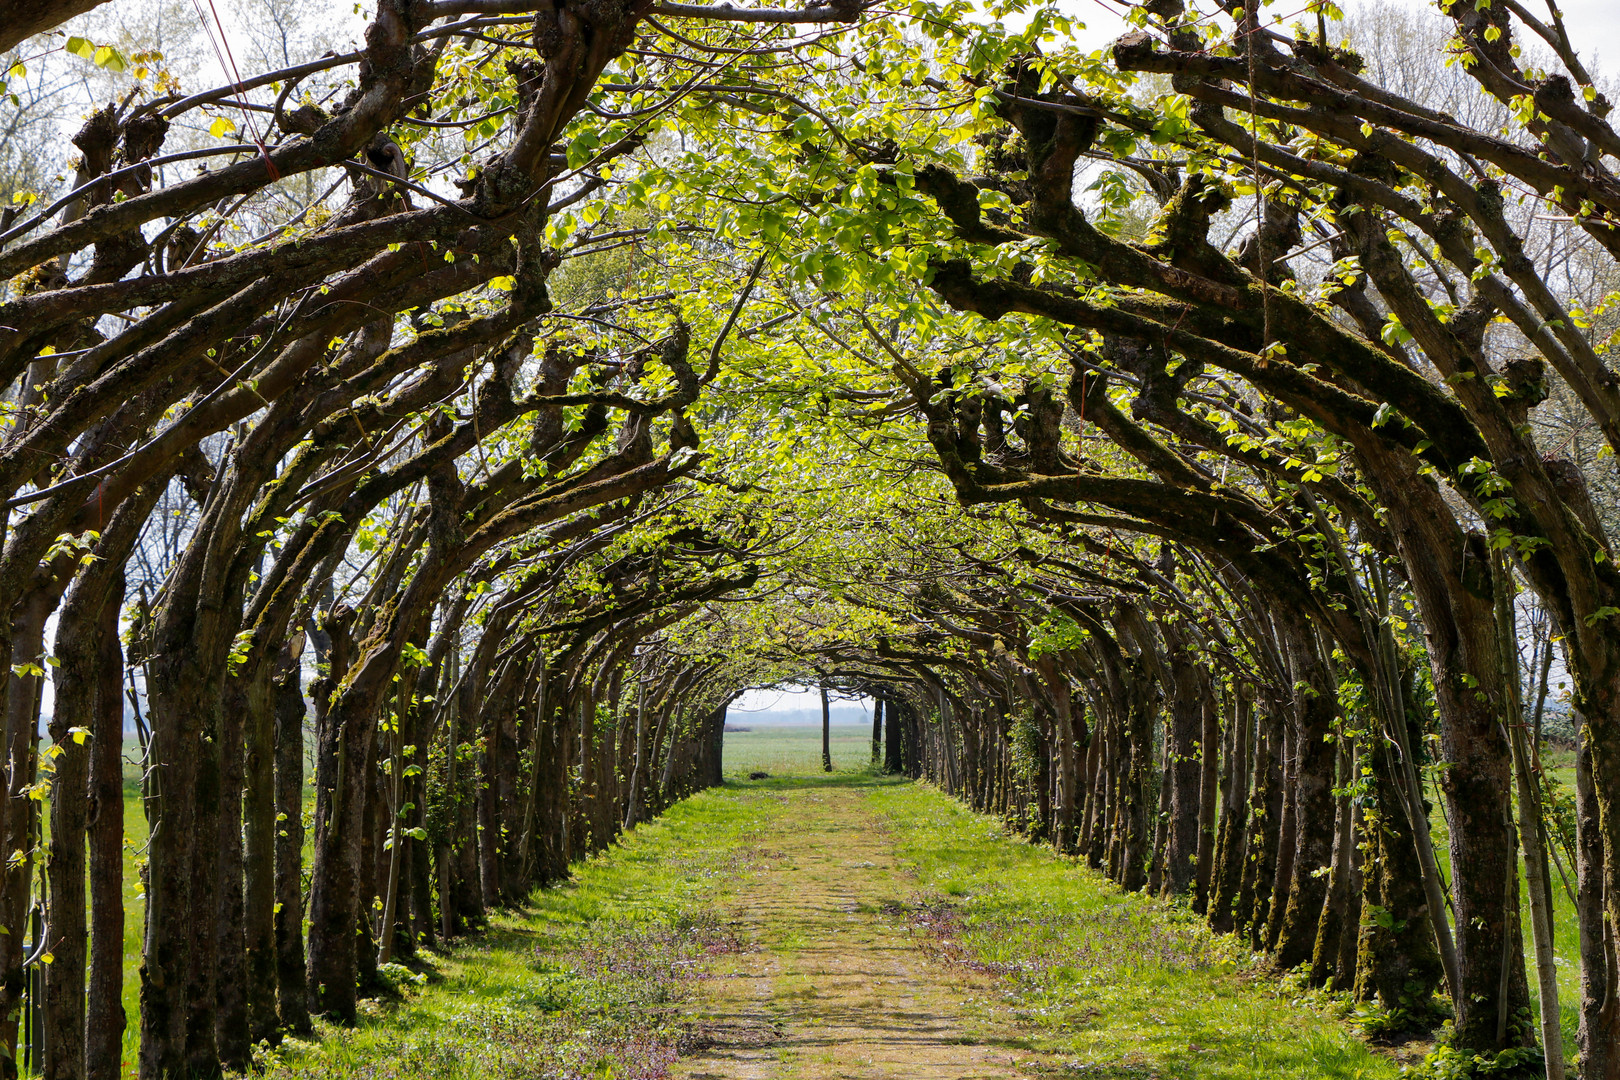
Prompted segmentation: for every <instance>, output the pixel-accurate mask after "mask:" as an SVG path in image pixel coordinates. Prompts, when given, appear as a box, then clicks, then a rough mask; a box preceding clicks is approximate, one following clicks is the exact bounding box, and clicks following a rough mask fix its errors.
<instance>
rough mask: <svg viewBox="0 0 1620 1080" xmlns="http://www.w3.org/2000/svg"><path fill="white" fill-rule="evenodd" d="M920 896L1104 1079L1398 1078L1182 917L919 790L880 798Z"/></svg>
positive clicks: (1046, 1032)
mask: <svg viewBox="0 0 1620 1080" xmlns="http://www.w3.org/2000/svg"><path fill="white" fill-rule="evenodd" d="M870 799H871V801H872V802H873V804H874V805H875V806H876V807H877V808H878V809H879V810H880V811H881V812H882V813H883V814H884V815H885V816H886V818H887V821H888V823H889V827H890V829H891V830H892V835H893V838H894V843H895V844H896V846H897V850H898V851H899V854H900V856H901V857H902V859H903V860H905V861H906V862H908V863H909V864H910V865H911V868H912V870H913V872H914V873H915V874H916V876H917V880H918V884H919V886H920V887H921V889H922V890H923V897H924V899H925V900H932V901H934V902H936V905H937V904H938V903H939V902H943V903H944V904H946V905H947V906H945V907H939V906H935V907H933V908H931V909H919V914H918V915H917V916H916V918H917V919H918V921H919V922H920V923H922V924H923V925H929V924H930V923H938V924H941V925H942V926H943V929H940V930H936V931H935V932H934V933H935V936H936V937H939V938H940V939H941V940H943V941H945V942H947V943H949V946H948V948H947V951H951V950H952V949H957V950H960V951H961V952H960V956H959V960H958V962H962V963H967V964H970V965H972V966H974V967H975V968H977V969H979V970H986V971H990V972H993V973H997V974H998V976H999V979H1000V981H1001V983H1002V984H1003V985H1004V986H1005V987H1006V988H1007V992H1008V994H1009V998H1010V1004H1011V1006H1012V1008H1013V1009H1014V1011H1015V1012H1016V1013H1017V1015H1018V1016H1019V1017H1020V1019H1022V1020H1023V1021H1024V1023H1026V1024H1027V1025H1029V1026H1031V1027H1033V1028H1034V1029H1036V1030H1037V1031H1038V1032H1039V1033H1040V1034H1041V1035H1042V1037H1043V1039H1044V1040H1045V1041H1047V1042H1049V1043H1050V1044H1052V1045H1053V1046H1055V1047H1056V1048H1058V1049H1060V1050H1061V1051H1062V1052H1063V1053H1064V1054H1065V1055H1071V1056H1072V1059H1073V1060H1072V1061H1071V1063H1070V1065H1069V1068H1070V1070H1071V1071H1073V1072H1075V1073H1078V1074H1079V1075H1084V1076H1095V1077H1135V1076H1140V1077H1149V1076H1162V1077H1177V1078H1184V1080H1227V1078H1230V1080H1240V1078H1241V1080H1249V1078H1251V1077H1257V1076H1265V1077H1298V1078H1300V1080H1306V1078H1310V1080H1318V1078H1344V1080H1354V1078H1365V1080H1373V1078H1378V1077H1394V1076H1396V1075H1397V1072H1398V1070H1397V1068H1396V1066H1395V1064H1394V1063H1393V1062H1392V1061H1390V1060H1389V1059H1388V1058H1385V1057H1382V1056H1380V1055H1378V1054H1376V1053H1374V1052H1373V1051H1371V1050H1370V1049H1369V1048H1368V1047H1367V1046H1366V1045H1365V1044H1364V1043H1363V1042H1362V1041H1361V1040H1360V1039H1358V1038H1357V1037H1356V1036H1355V1035H1354V1034H1353V1033H1352V1032H1351V1029H1350V1028H1349V1026H1348V1025H1347V1024H1345V1023H1344V1022H1342V1021H1340V1020H1338V1019H1336V1018H1335V1017H1333V1016H1332V1015H1330V1013H1329V1012H1328V1011H1326V1010H1324V1009H1322V1008H1319V1007H1318V1005H1317V1001H1318V999H1316V998H1314V997H1312V996H1310V995H1306V994H1301V993H1298V992H1295V991H1291V990H1289V989H1288V988H1286V987H1285V986H1284V985H1282V984H1280V983H1279V982H1278V981H1277V980H1276V979H1275V978H1273V977H1271V976H1269V975H1268V974H1266V973H1265V971H1264V969H1263V961H1262V960H1261V959H1260V958H1258V957H1255V956H1254V955H1253V954H1250V953H1249V952H1247V951H1246V950H1244V949H1242V948H1239V947H1238V946H1237V944H1236V943H1235V941H1234V940H1233V939H1231V938H1226V939H1221V938H1217V937H1216V936H1214V935H1213V934H1211V933H1210V932H1209V930H1208V929H1207V927H1206V926H1205V925H1204V923H1203V921H1202V920H1201V919H1199V918H1198V917H1197V916H1195V915H1193V914H1192V913H1191V912H1190V911H1187V910H1186V909H1184V908H1180V907H1177V906H1173V905H1170V904H1167V903H1164V902H1159V901H1153V900H1149V899H1147V898H1145V897H1143V896H1140V895H1128V894H1124V893H1121V892H1120V891H1119V890H1118V889H1117V888H1115V887H1114V886H1113V885H1112V883H1110V882H1108V881H1107V880H1106V879H1104V878H1102V877H1101V876H1100V875H1098V874H1095V873H1093V872H1091V871H1089V870H1087V869H1084V868H1083V867H1081V866H1079V865H1077V864H1076V862H1075V861H1074V860H1072V859H1068V858H1064V857H1061V856H1058V855H1057V854H1055V853H1054V852H1053V851H1052V850H1051V849H1050V848H1045V847H1039V846H1035V845H1031V844H1026V843H1022V842H1020V841H1017V840H1014V839H1010V838H1008V837H1007V836H1006V834H1005V833H1004V831H1003V829H1002V827H1001V825H1000V824H999V823H998V822H997V821H995V820H994V819H992V818H988V817H984V816H981V815H977V814H973V813H971V812H969V811H968V810H966V809H965V808H963V807H962V806H960V805H959V804H957V803H955V802H952V801H949V800H946V799H944V798H942V797H941V796H939V795H938V794H936V793H934V792H932V791H930V790H928V789H927V788H923V787H920V786H916V785H907V786H901V787H894V788H885V789H880V790H876V791H874V792H872V794H871V796H870Z"/></svg>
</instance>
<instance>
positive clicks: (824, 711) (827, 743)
mask: <svg viewBox="0 0 1620 1080" xmlns="http://www.w3.org/2000/svg"><path fill="white" fill-rule="evenodd" d="M832 767H833V766H832V712H831V710H830V709H829V708H828V706H827V688H826V687H825V686H823V687H822V688H821V771H822V772H832Z"/></svg>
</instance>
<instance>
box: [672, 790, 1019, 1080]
mask: <svg viewBox="0 0 1620 1080" xmlns="http://www.w3.org/2000/svg"><path fill="white" fill-rule="evenodd" d="M774 794H775V797H776V798H777V799H779V800H781V802H782V803H783V804H784V805H785V806H787V807H790V809H789V810H788V812H787V813H785V814H783V815H781V816H780V817H779V818H778V821H779V822H780V823H781V824H782V825H783V826H784V827H782V828H779V829H777V830H773V831H772V832H771V833H770V834H769V835H768V836H767V837H765V838H764V839H763V843H764V844H765V845H766V850H765V855H766V857H767V862H766V864H765V865H764V866H763V867H762V868H761V869H759V870H758V871H756V872H755V874H754V876H753V880H752V881H751V882H750V883H749V887H748V888H747V889H746V890H741V891H739V892H738V893H737V895H736V896H735V897H734V899H733V901H732V911H733V913H734V918H735V919H736V920H737V921H738V923H739V924H740V926H741V928H742V929H743V932H744V934H745V936H746V937H747V938H748V939H749V940H751V941H753V942H754V943H756V944H757V946H758V951H755V952H750V953H744V954H741V955H739V956H736V957H733V958H730V959H729V960H728V961H727V962H725V963H723V964H721V965H717V966H716V968H715V970H714V974H715V975H716V976H717V977H716V978H715V979H714V980H713V981H711V982H710V983H709V984H708V988H707V989H708V991H709V992H708V994H707V995H706V997H707V999H706V1001H705V1002H704V1003H703V1006H702V1012H701V1016H700V1018H699V1023H700V1025H701V1027H702V1029H703V1030H704V1031H705V1032H706V1034H708V1036H709V1038H708V1039H705V1040H704V1041H706V1042H708V1041H710V1040H712V1045H711V1046H709V1047H708V1048H707V1049H706V1051H705V1052H703V1053H702V1054H701V1055H700V1056H698V1057H696V1058H694V1059H692V1060H689V1061H687V1062H685V1063H684V1064H683V1067H682V1069H681V1070H680V1071H679V1072H678V1074H677V1075H680V1076H685V1077H690V1078H692V1080H709V1078H727V1080H730V1078H738V1080H754V1078H764V1077H801V1076H803V1077H918V1078H933V1077H938V1078H940V1080H952V1078H957V1080H975V1078H979V1077H1010V1076H1021V1075H1025V1074H1024V1073H1023V1072H1022V1071H1020V1069H1019V1068H1018V1067H1017V1066H1016V1065H1015V1064H1014V1062H1015V1058H1016V1057H1018V1056H1021V1057H1023V1058H1028V1057H1029V1056H1030V1055H1029V1053H1028V1052H1027V1051H1028V1046H1027V1044H1026V1043H1025V1041H1024V1040H1022V1039H1021V1038H1019V1037H1018V1035H1017V1032H1016V1031H1015V1030H1014V1029H1013V1028H1012V1027H1011V1026H1010V1025H1007V1024H1000V1025H998V1024H993V1023H986V1021H985V1019H984V1017H983V1016H982V1009H981V1010H975V1009H974V1008H972V1007H971V1005H970V1004H969V1001H968V996H967V994H965V993H964V991H966V990H968V989H969V987H967V986H965V985H964V980H963V979H962V977H961V975H960V974H959V973H953V972H952V971H950V970H949V969H947V968H946V967H944V966H942V965H939V964H932V963H929V962H928V960H927V958H926V957H925V956H923V955H922V954H921V952H920V951H919V950H918V948H917V945H916V943H915V941H914V940H913V936H912V935H911V934H910V933H908V932H907V930H906V929H905V927H904V926H903V925H902V924H901V923H900V921H899V920H897V919H895V918H892V917H888V918H886V917H884V910H885V908H886V907H887V908H888V909H889V910H891V911H892V910H894V909H895V908H896V907H897V905H898V902H899V900H900V898H903V897H906V896H908V895H909V894H910V893H912V892H913V891H914V890H915V882H914V881H912V880H911V879H910V877H909V875H907V874H906V873H904V871H903V870H902V869H901V867H900V865H899V863H898V860H897V858H896V854H895V851H894V844H893V842H892V838H891V837H890V836H889V834H888V832H887V829H886V828H885V827H884V824H883V822H882V821H881V819H880V818H879V817H878V815H877V814H876V813H875V812H874V809H873V807H872V804H871V802H870V800H869V799H868V798H867V797H866V796H867V793H866V792H863V791H862V790H860V789H858V788H856V787H853V786H848V785H839V786H830V785H816V786H806V787H801V788H799V789H797V790H792V791H791V792H784V791H778V792H775V793H774ZM979 981H982V980H979ZM976 1012H977V1013H979V1014H980V1015H975V1013H976ZM1015 1050H1022V1051H1025V1052H1024V1053H1022V1054H1021V1055H1015V1053H1014V1051H1015Z"/></svg>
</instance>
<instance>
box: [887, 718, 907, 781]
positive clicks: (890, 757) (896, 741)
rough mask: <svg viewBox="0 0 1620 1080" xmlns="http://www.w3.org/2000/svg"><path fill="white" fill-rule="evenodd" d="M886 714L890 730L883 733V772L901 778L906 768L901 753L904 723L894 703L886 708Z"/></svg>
mask: <svg viewBox="0 0 1620 1080" xmlns="http://www.w3.org/2000/svg"><path fill="white" fill-rule="evenodd" d="M884 712H885V713H886V714H887V721H888V729H887V730H886V731H885V732H884V733H883V771H884V772H886V773H888V774H889V775H890V776H899V775H900V774H901V773H903V772H905V768H906V766H905V761H904V758H903V757H902V755H901V752H900V738H901V735H902V734H903V732H902V726H903V724H904V721H903V720H901V718H900V715H899V713H898V712H897V711H896V710H895V707H894V702H892V701H890V702H888V704H887V705H885V706H884Z"/></svg>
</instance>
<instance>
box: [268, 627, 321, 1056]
mask: <svg viewBox="0 0 1620 1080" xmlns="http://www.w3.org/2000/svg"><path fill="white" fill-rule="evenodd" d="M303 644H304V634H303V632H302V631H299V632H296V633H295V634H294V635H293V636H292V637H291V638H290V639H289V640H288V641H287V642H286V643H284V644H283V645H282V647H281V650H280V652H279V653H278V655H277V658H276V671H275V725H276V732H275V734H276V746H275V769H276V836H275V860H276V881H275V889H276V907H275V935H276V940H275V949H276V1014H277V1016H278V1017H279V1018H280V1020H281V1024H282V1026H283V1027H285V1028H286V1029H287V1030H289V1031H291V1032H292V1033H293V1034H295V1035H299V1036H306V1035H308V1034H310V1033H311V1032H312V1031H313V1030H314V1025H313V1024H311V1022H310V1017H309V998H308V996H307V993H306V988H305V982H306V980H307V978H308V973H307V972H306V971H305V969H304V881H303V878H304V715H305V706H304V691H303V687H302V685H301V683H302V681H303V672H302V665H301V664H300V663H299V658H300V657H301V655H302V654H303V651H304V650H303Z"/></svg>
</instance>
